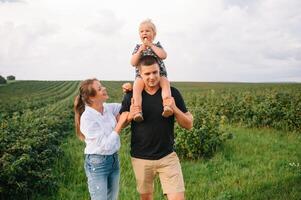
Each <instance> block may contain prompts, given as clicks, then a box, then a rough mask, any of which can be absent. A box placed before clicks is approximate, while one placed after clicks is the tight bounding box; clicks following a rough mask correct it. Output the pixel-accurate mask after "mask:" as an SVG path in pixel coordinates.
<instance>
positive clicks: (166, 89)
mask: <svg viewBox="0 0 301 200" xmlns="http://www.w3.org/2000/svg"><path fill="white" fill-rule="evenodd" d="M160 87H161V89H162V99H167V98H170V97H171V91H170V83H169V81H168V79H167V78H166V77H165V76H161V79H160Z"/></svg>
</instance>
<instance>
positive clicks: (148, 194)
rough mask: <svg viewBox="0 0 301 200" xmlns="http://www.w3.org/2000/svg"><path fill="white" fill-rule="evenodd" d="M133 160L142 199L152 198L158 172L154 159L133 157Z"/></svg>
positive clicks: (148, 199)
mask: <svg viewBox="0 0 301 200" xmlns="http://www.w3.org/2000/svg"><path fill="white" fill-rule="evenodd" d="M131 160H132V166H133V170H134V174H135V178H136V184H137V191H138V193H139V194H140V199H141V200H152V199H153V190H154V178H155V174H156V172H155V168H154V165H153V161H152V160H145V159H139V158H133V157H132V158H131Z"/></svg>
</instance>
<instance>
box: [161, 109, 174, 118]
mask: <svg viewBox="0 0 301 200" xmlns="http://www.w3.org/2000/svg"><path fill="white" fill-rule="evenodd" d="M172 115H173V110H172V108H171V107H170V106H164V107H163V112H162V116H163V117H170V116H172Z"/></svg>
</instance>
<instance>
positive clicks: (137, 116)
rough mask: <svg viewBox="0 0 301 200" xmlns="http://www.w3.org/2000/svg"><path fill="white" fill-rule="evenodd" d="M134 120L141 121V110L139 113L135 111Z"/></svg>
mask: <svg viewBox="0 0 301 200" xmlns="http://www.w3.org/2000/svg"><path fill="white" fill-rule="evenodd" d="M133 119H134V121H135V122H142V121H143V120H144V119H143V115H142V112H140V113H137V114H136V115H135V116H134V118H133Z"/></svg>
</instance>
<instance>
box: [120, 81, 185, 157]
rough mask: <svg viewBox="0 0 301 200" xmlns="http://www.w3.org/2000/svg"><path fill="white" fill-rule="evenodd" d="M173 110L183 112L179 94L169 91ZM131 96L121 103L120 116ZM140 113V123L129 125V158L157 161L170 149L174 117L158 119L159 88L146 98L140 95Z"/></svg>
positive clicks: (172, 143) (170, 150) (159, 116)
mask: <svg viewBox="0 0 301 200" xmlns="http://www.w3.org/2000/svg"><path fill="white" fill-rule="evenodd" d="M171 94H172V96H173V97H174V99H175V103H176V106H177V107H178V108H179V109H180V110H181V111H182V112H184V113H186V112H187V109H186V106H185V103H184V100H183V98H182V96H181V94H180V92H179V91H178V90H177V89H176V88H173V87H171ZM131 98H132V93H127V94H126V95H125V96H124V98H123V101H122V107H121V110H120V113H122V112H124V111H129V110H130V105H131ZM142 111H143V118H144V121H142V122H138V123H137V122H135V121H132V124H131V132H132V135H131V156H132V157H135V158H141V159H148V160H158V159H160V158H162V157H164V156H166V155H168V154H170V153H171V152H173V145H174V120H175V119H174V116H171V117H168V118H165V117H163V116H162V112H163V105H162V96H161V88H160V89H158V91H157V92H156V93H155V94H153V95H150V94H148V93H147V92H146V91H143V92H142Z"/></svg>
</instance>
